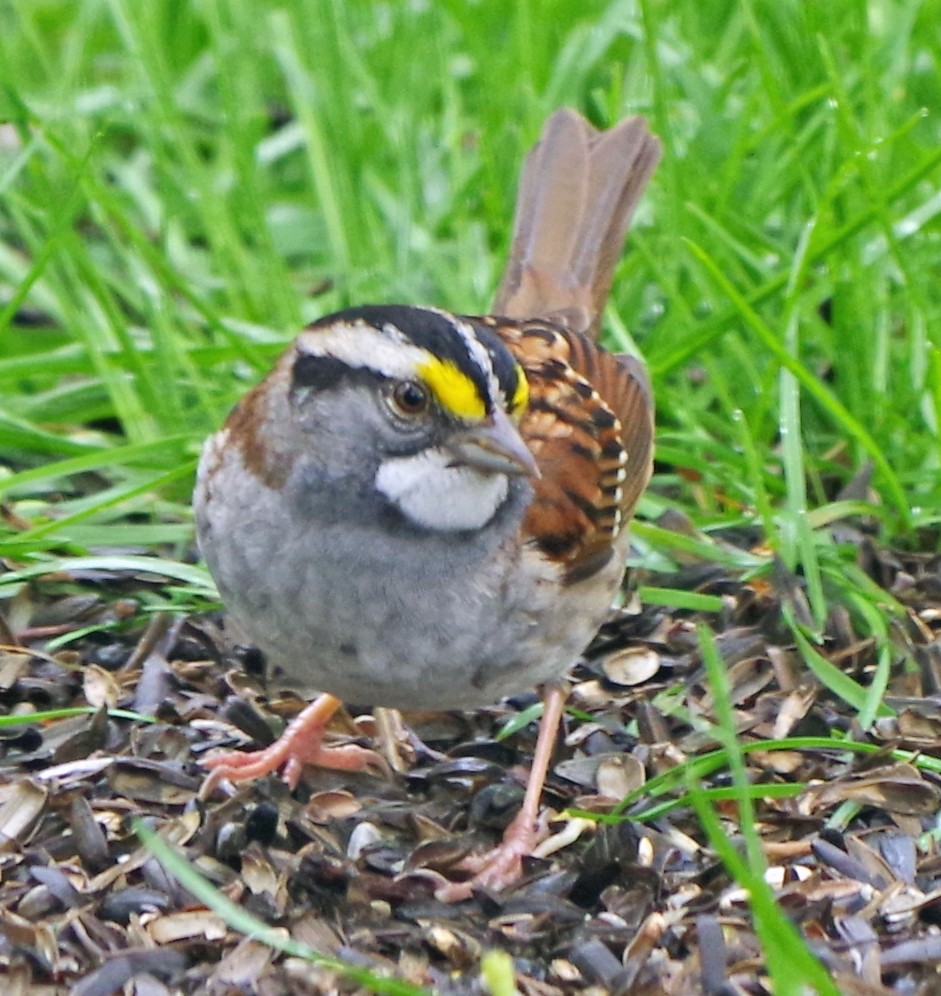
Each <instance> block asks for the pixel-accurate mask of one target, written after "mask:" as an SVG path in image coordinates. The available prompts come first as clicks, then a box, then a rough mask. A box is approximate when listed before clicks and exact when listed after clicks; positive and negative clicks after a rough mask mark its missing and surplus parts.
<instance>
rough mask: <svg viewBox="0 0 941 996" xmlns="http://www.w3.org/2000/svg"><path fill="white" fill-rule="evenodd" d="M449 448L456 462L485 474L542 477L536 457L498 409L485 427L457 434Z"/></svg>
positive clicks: (480, 426)
mask: <svg viewBox="0 0 941 996" xmlns="http://www.w3.org/2000/svg"><path fill="white" fill-rule="evenodd" d="M447 446H448V449H449V450H450V451H451V452H452V453H453V454H454V457H455V460H456V462H458V463H463V464H466V465H467V466H468V467H474V468H476V469H477V470H482V471H484V472H485V473H489V474H518V475H525V476H527V477H539V468H538V467H537V466H536V460H535V457H533V455H532V453H531V452H530V450H529V447H528V446H527V445H526V443H524V442H523V437H522V436H521V435H520V434H519V429H517V428H516V426H515V425H514V424H513V422H512V420H511V419H510V417H509V415H507V413H506V412H505V411H503V410H502V409H499V408H497V409H495V410H494V411H493V413H492V415H491V416H490V418H489V419H488V420H487V421H486V422H484V423H483V424H482V425H478V426H474V427H473V428H472V429H465V430H464V431H462V432H459V433H457V434H456V435H455V436H454V438H453V439H452V440H450V441H449V442H448V444H447Z"/></svg>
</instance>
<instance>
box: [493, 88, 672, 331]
mask: <svg viewBox="0 0 941 996" xmlns="http://www.w3.org/2000/svg"><path fill="white" fill-rule="evenodd" d="M659 159H660V142H659V140H658V139H657V138H656V137H655V136H654V135H652V134H651V132H650V130H649V129H648V127H647V123H646V121H645V120H644V119H643V118H628V119H625V120H624V121H621V122H620V123H619V124H617V125H615V126H614V127H613V128H611V129H610V130H608V131H604V132H599V131H598V130H597V129H596V128H594V127H592V125H590V124H589V123H588V122H587V121H586V120H585V119H584V118H583V117H582V116H581V115H580V114H578V113H577V112H576V111H573V110H569V109H568V108H563V109H561V110H559V111H556V113H555V114H553V115H552V117H551V118H549V120H548V121H547V122H546V126H545V128H544V129H543V133H542V136H541V137H540V139H539V141H538V142H537V143H536V145H535V146H534V147H533V149H532V150H531V151H530V153H529V155H528V156H527V157H526V162H525V164H524V166H523V173H522V177H521V179H520V190H519V197H518V203H517V209H516V221H515V225H514V236H513V246H512V250H511V253H510V262H509V264H508V266H507V269H506V273H505V274H504V277H503V280H502V282H501V284H500V288H499V290H498V291H497V295H496V299H495V301H494V308H493V310H494V312H495V313H496V314H498V315H505V316H506V317H508V318H540V317H541V318H548V317H558V318H560V319H562V320H564V322H565V324H566V325H567V326H568V327H570V328H573V329H575V330H577V331H579V332H587V333H589V334H592V335H597V331H598V325H599V322H600V319H601V313H602V311H603V309H604V305H605V301H606V300H607V297H608V291H609V290H610V288H611V280H612V277H613V275H614V268H615V266H616V265H617V261H618V258H619V257H620V255H621V251H622V249H623V247H624V239H625V236H626V234H627V228H628V225H629V224H630V221H631V217H632V215H633V214H634V209H635V207H636V206H637V202H638V201H639V200H640V197H641V194H642V193H643V191H644V188H645V187H646V185H647V181H648V180H649V179H650V176H651V174H652V173H653V171H654V168H655V167H656V165H657V162H658V161H659Z"/></svg>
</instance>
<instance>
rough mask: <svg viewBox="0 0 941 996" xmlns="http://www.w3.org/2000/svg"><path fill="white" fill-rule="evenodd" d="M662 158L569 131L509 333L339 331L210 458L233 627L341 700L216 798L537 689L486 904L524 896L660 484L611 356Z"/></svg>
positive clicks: (262, 387) (483, 320)
mask: <svg viewBox="0 0 941 996" xmlns="http://www.w3.org/2000/svg"><path fill="white" fill-rule="evenodd" d="M659 153H660V146H659V142H658V141H657V139H656V138H654V137H653V136H652V135H651V133H650V131H649V130H648V128H647V125H646V122H645V121H644V120H643V119H641V118H632V119H630V120H625V121H622V122H620V124H618V125H617V126H616V127H614V128H612V129H610V130H608V131H604V132H598V131H596V130H595V129H594V128H593V127H592V126H591V125H589V124H588V123H587V122H586V121H585V119H584V118H582V117H581V116H580V115H579V114H577V113H575V112H574V111H570V110H560V111H558V112H556V113H555V114H554V115H553V116H552V117H551V118H550V119H549V121H548V122H547V124H546V126H545V129H544V131H543V134H542V137H541V139H540V141H539V142H538V144H537V145H536V146H535V148H534V149H533V150H532V152H531V153H530V154H529V156H528V157H527V160H526V164H525V167H524V170H523V175H522V180H521V185H520V192H519V201H518V208H517V215H516V224H515V236H514V241H513V248H512V254H511V258H510V263H509V266H508V267H507V271H506V274H505V276H504V278H503V282H502V284H501V286H500V289H499V291H498V292H497V296H496V301H495V303H494V309H493V314H492V315H487V316H484V317H466V316H458V315H452V314H449V313H447V312H444V311H439V310H436V309H432V308H419V307H409V306H401V305H376V306H369V307H358V308H350V309H348V310H346V311H341V312H339V313H337V314H333V315H328V316H327V317H325V318H322V319H320V320H319V321H317V322H315V323H314V324H313V325H311V326H310V327H308V328H307V329H305V330H304V331H303V332H301V334H300V335H299V336H298V337H297V339H296V340H295V341H294V343H293V344H292V345H291V346H290V347H289V348H288V350H287V351H286V352H285V353H284V354H283V356H282V357H281V359H280V360H279V361H278V363H277V365H276V366H275V368H274V370H273V371H272V372H271V373H270V374H269V375H268V377H267V378H266V379H265V380H264V381H262V383H261V384H259V385H258V386H257V387H256V388H255V389H254V390H252V391H251V392H249V394H248V395H247V396H246V397H245V398H243V399H242V401H241V402H240V403H239V404H238V406H237V407H236V408H235V409H234V411H233V412H232V414H231V415H230V416H229V419H228V421H227V422H226V424H225V426H224V427H223V428H222V429H221V430H220V431H219V432H218V433H216V434H215V435H214V436H212V437H211V438H210V439H209V441H208V442H207V444H206V447H205V449H204V452H203V456H202V460H201V463H200V468H199V479H198V484H197V488H196V495H195V508H196V521H197V526H198V532H199V544H200V547H201V549H202V552H203V554H204V556H205V558H206V561H207V563H208V564H209V568H210V570H211V572H212V575H213V577H214V578H215V580H216V582H217V584H218V587H219V591H220V593H221V595H222V597H223V600H224V602H225V604H226V606H227V609H228V611H229V612H230V613H231V614H232V616H234V617H235V618H236V619H237V620H238V622H239V623H240V625H241V627H242V628H243V629H244V630H245V631H246V633H247V634H248V635H249V636H250V637H251V639H252V640H254V641H255V642H256V643H257V644H258V646H259V647H260V648H261V649H262V650H263V651H264V652H265V653H266V654H267V656H268V657H269V659H270V661H271V662H272V663H273V664H274V665H276V666H277V667H278V668H280V670H281V672H282V673H283V674H284V676H286V678H288V679H289V680H290V682H291V683H292V684H293V685H294V686H295V687H300V688H301V689H304V690H307V691H312V690H317V691H320V692H322V693H325V694H322V695H321V696H320V697H319V698H318V699H316V700H315V701H314V702H313V703H312V704H311V705H310V706H308V708H307V709H306V710H304V712H302V713H301V714H300V716H299V717H298V718H297V719H295V720H294V722H293V723H292V724H291V725H290V726H289V727H288V729H287V730H286V731H285V734H284V735H283V736H282V738H281V739H280V740H279V741H278V742H277V743H276V744H274V745H273V746H272V747H270V748H268V749H267V750H264V751H258V752H255V753H250V754H245V753H237V752H232V753H227V754H224V755H221V756H217V757H214V758H210V759H209V761H208V762H207V764H208V765H209V766H210V767H212V768H214V771H215V773H216V775H215V776H216V777H227V778H230V779H235V780H238V779H243V778H251V777H254V776H256V775H259V774H263V773H265V772H268V771H272V770H276V769H278V768H280V767H282V766H284V767H285V772H284V773H285V777H286V778H287V779H288V780H289V782H290V783H291V784H293V783H294V782H296V780H297V778H298V776H299V774H300V770H301V766H302V765H303V764H304V763H307V762H311V763H319V764H324V765H328V766H335V767H360V766H362V765H363V764H364V763H365V762H366V761H367V760H368V758H369V756H370V752H368V751H364V750H363V749H362V748H359V747H355V746H353V747H334V748H330V747H324V746H323V744H322V734H323V730H324V727H325V725H326V723H327V721H328V720H329V718H330V716H331V715H332V714H333V712H334V711H335V710H336V709H337V708H338V706H339V704H340V703H339V700H340V699H350V700H353V701H355V702H357V703H362V704H364V705H366V704H370V705H382V706H395V707H400V708H404V709H448V708H463V707H469V706H476V705H482V704H491V703H493V702H495V701H497V700H498V699H499V698H501V697H502V696H504V695H507V694H509V693H512V692H516V691H519V690H521V689H525V688H528V687H532V686H535V685H543V684H544V685H546V686H547V689H548V691H547V694H546V710H545V714H544V716H543V721H542V727H541V729H540V736H539V742H538V744H537V751H536V757H535V759H534V764H533V770H532V772H531V775H530V780H529V784H528V787H527V793H526V798H525V801H524V804H523V807H522V810H521V812H520V814H519V816H518V817H517V819H516V820H515V821H514V823H513V824H512V825H511V827H510V828H509V829H508V831H507V833H506V836H505V838H504V842H503V844H502V845H501V846H500V847H499V848H498V849H497V850H496V851H495V852H494V853H493V854H491V855H490V856H488V857H487V858H486V859H484V861H483V862H482V865H481V868H480V869H479V873H478V875H477V877H476V878H475V879H473V880H472V882H481V883H483V884H488V885H494V886H500V885H503V884H504V883H505V882H507V881H509V880H511V879H512V877H513V876H514V875H516V874H518V870H519V863H520V858H521V856H522V855H524V854H526V853H528V852H529V851H530V850H531V848H532V845H533V843H534V841H535V835H536V824H537V820H538V806H539V797H540V793H541V790H542V785H543V781H544V778H545V773H546V769H547V766H548V763H549V759H550V755H551V750H552V745H553V742H554V738H555V735H556V731H557V728H558V724H559V721H560V717H561V710H562V705H563V702H564V692H563V690H562V687H561V686H560V685H559V684H558V683H557V681H558V679H559V678H561V676H562V675H563V674H564V673H565V671H566V669H567V668H568V667H569V666H570V665H571V664H572V663H573V662H574V661H575V660H576V659H577V658H578V656H579V654H581V652H582V651H583V650H584V649H585V647H586V646H587V644H588V642H589V641H590V639H591V638H592V636H593V635H594V634H595V632H596V630H597V628H598V626H599V625H600V623H601V622H602V620H603V619H604V618H605V615H606V613H607V612H608V610H609V608H610V605H611V602H612V599H613V598H614V595H615V594H616V592H617V590H618V588H619V586H620V584H621V581H622V578H623V574H624V565H625V560H626V557H627V551H628V537H627V524H628V520H629V518H630V516H631V513H632V511H633V508H634V505H635V503H636V501H637V499H638V497H639V496H640V494H641V492H642V490H643V488H644V487H645V485H646V483H647V480H648V478H649V476H650V468H651V454H652V446H653V402H652V398H651V393H650V388H649V385H648V381H647V378H646V374H645V372H644V368H643V366H642V364H641V363H640V362H639V361H638V360H636V359H634V358H631V357H627V356H615V355H613V354H611V353H608V352H606V351H605V350H603V349H602V348H601V347H600V346H598V345H597V343H596V339H597V334H598V326H599V323H600V317H601V312H602V309H603V307H604V303H605V300H606V298H607V295H608V290H609V287H610V283H611V279H612V275H613V271H614V267H615V264H616V263H617V260H618V257H619V255H620V253H621V249H622V247H623V243H624V237H625V233H626V231H627V227H628V223H629V222H630V218H631V215H632V213H633V210H634V207H635V205H636V204H637V201H638V199H639V197H640V195H641V193H642V191H643V189H644V187H645V185H646V183H647V180H648V179H649V177H650V175H651V173H652V171H653V169H654V167H655V166H656V163H657V160H658V158H659ZM472 882H470V883H467V882H466V883H461V884H458V885H456V886H454V887H453V888H452V889H451V890H450V892H449V897H450V898H454V897H456V896H458V895H465V894H467V892H468V891H469V890H470V887H471V884H472Z"/></svg>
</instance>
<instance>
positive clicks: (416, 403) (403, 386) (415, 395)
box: [391, 380, 430, 418]
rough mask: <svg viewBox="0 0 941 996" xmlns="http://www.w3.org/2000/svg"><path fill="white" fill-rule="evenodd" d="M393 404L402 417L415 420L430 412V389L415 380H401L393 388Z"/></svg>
mask: <svg viewBox="0 0 941 996" xmlns="http://www.w3.org/2000/svg"><path fill="white" fill-rule="evenodd" d="M391 399H392V404H393V406H394V408H395V410H396V411H397V412H398V413H399V414H400V415H407V416H409V417H411V418H414V417H415V416H416V415H422V414H424V412H426V411H427V410H428V404H429V400H430V399H429V396H428V389H427V388H426V387H425V386H424V385H423V384H419V383H418V381H414V380H400V381H398V383H396V384H395V386H394V387H393V388H392V392H391Z"/></svg>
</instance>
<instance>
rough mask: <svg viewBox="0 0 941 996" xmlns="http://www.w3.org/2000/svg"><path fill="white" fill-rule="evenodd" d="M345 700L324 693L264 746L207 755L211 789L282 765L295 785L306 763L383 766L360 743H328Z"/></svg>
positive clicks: (356, 768) (345, 768)
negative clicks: (332, 723)
mask: <svg viewBox="0 0 941 996" xmlns="http://www.w3.org/2000/svg"><path fill="white" fill-rule="evenodd" d="M342 704H343V703H342V702H341V701H340V700H339V699H338V698H335V697H334V696H333V695H320V696H318V697H317V698H316V699H314V701H313V702H311V703H310V705H308V706H307V707H306V708H305V709H304V710H303V711H302V712H300V713H298V715H297V716H295V717H294V719H292V720H291V722H290V723H289V724H288V727H287V729H286V730H285V731H284V733H282V734H281V736H280V737H279V738H278V739H277V740H276V741H275V742H274V743H273V744H272V745H271V746H270V747H265V748H264V749H263V750H253V751H249V752H244V751H236V750H233V751H226V752H225V753H222V754H215V755H213V756H212V757H207V758H206V759H205V760H204V761H203V762H202V763H203V765H204V766H205V767H207V768H209V769H210V770H211V772H212V773H211V774H210V776H209V778H208V780H207V785H206V788H207V789H211V788H212V787H213V786H214V785H216V784H217V783H218V782H220V781H221V780H223V779H228V780H229V781H231V782H244V781H248V780H249V779H252V778H258V777H259V776H261V775H267V774H268V773H269V772H272V771H277V770H278V769H279V768H280V767H281V766H282V765H283V766H284V771H283V772H282V776H281V777H282V778H283V779H284V780H285V782H287V784H288V785H289V786H290V787H291V788H292V789H293V788H294V787H295V786H296V785H297V783H298V781H299V780H300V777H301V771H302V770H303V768H304V765H305V764H314V765H318V766H319V767H321V768H338V769H340V770H342V771H363V770H365V769H366V768H368V767H370V766H375V765H378V766H380V767H382V762H381V760H380V759H379V755H378V754H376V753H375V752H374V751H371V750H366V749H365V748H364V747H359V746H357V745H356V744H349V745H347V746H344V747H324V746H323V735H324V730H325V729H326V727H327V723H329V722H330V719H331V717H332V716H333V714H334V713H335V712H336V711H337V709H339V708H340V706H341V705H342Z"/></svg>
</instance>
